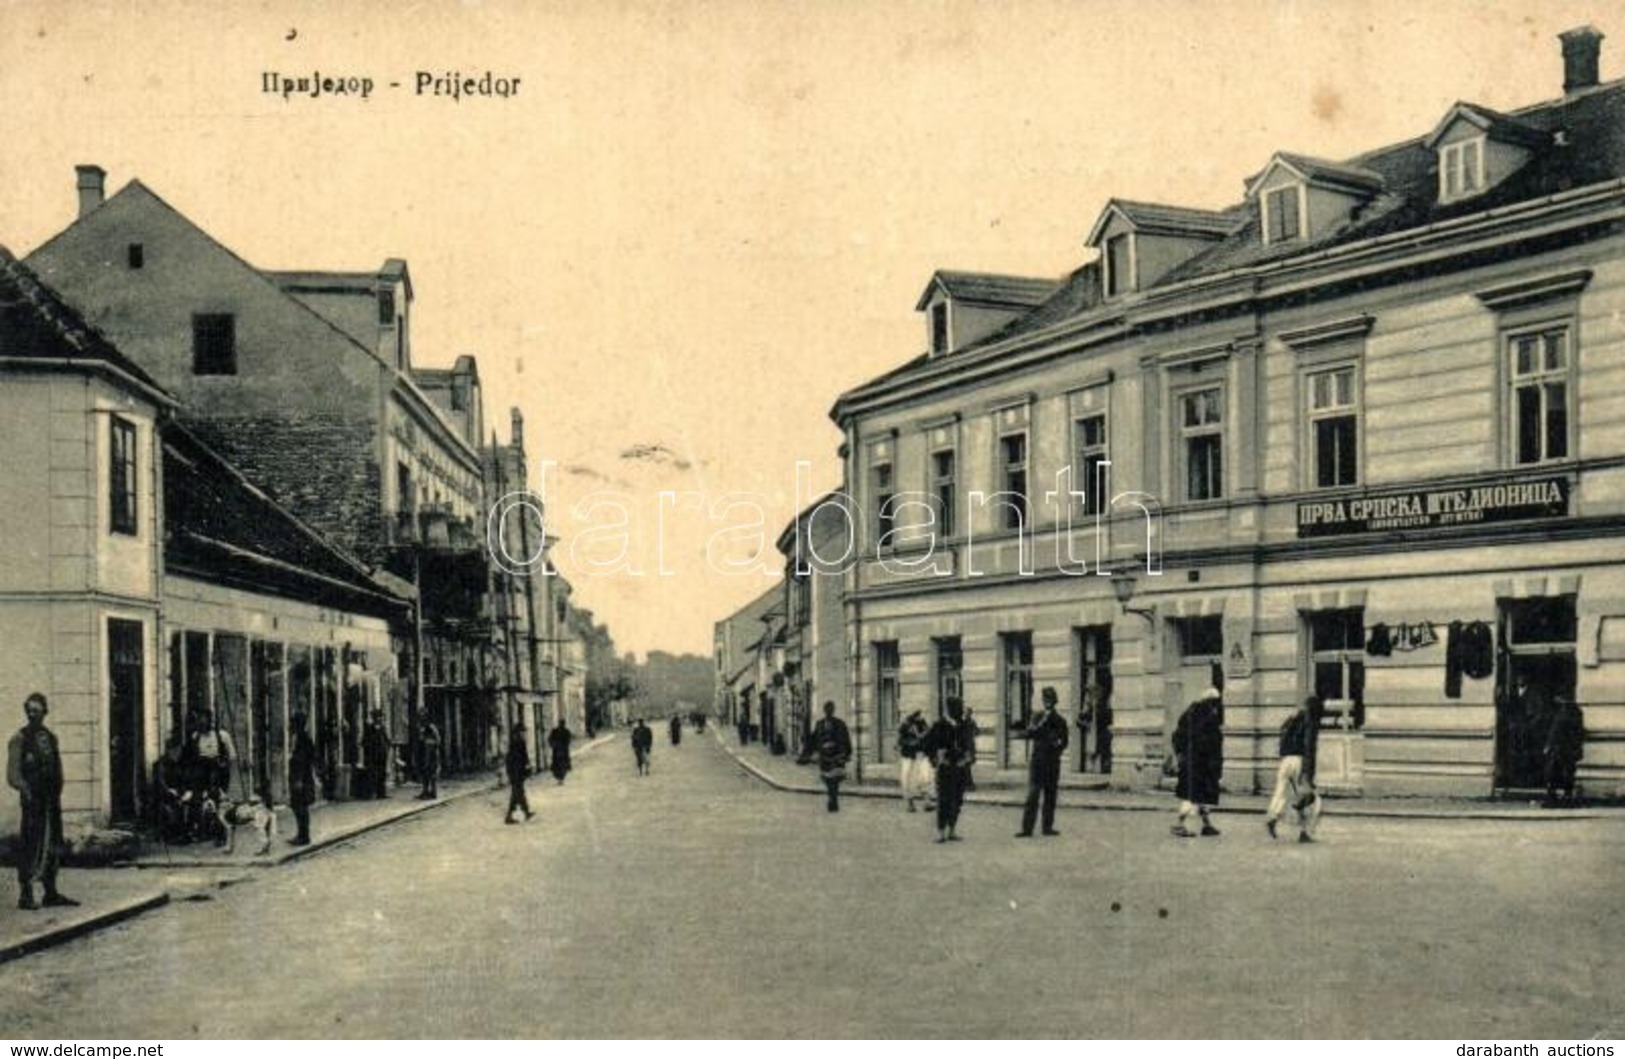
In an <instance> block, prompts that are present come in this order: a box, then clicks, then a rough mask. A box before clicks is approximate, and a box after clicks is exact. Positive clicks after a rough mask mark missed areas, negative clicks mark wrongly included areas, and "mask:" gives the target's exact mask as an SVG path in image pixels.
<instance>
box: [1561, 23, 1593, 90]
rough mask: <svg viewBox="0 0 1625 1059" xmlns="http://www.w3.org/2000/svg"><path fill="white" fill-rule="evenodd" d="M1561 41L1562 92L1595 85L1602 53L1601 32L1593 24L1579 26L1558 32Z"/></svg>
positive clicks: (1584, 88)
mask: <svg viewBox="0 0 1625 1059" xmlns="http://www.w3.org/2000/svg"><path fill="white" fill-rule="evenodd" d="M1557 39H1558V40H1560V41H1562V42H1563V92H1564V94H1565V95H1572V94H1574V93H1575V92H1583V91H1584V90H1586V89H1588V88H1595V87H1597V82H1598V81H1599V80H1600V78H1599V77H1598V74H1597V67H1598V60H1599V59H1600V57H1601V55H1602V34H1601V33H1599V32H1598V31H1597V29H1596V27H1595V26H1581V27H1579V28H1578V29H1571V30H1569V31H1567V32H1566V33H1559V34H1558V35H1557Z"/></svg>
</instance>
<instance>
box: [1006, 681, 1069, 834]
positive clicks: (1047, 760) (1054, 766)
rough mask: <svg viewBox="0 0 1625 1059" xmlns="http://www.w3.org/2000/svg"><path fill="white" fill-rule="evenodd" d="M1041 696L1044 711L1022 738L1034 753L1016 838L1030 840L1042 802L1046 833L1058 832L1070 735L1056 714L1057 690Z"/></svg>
mask: <svg viewBox="0 0 1625 1059" xmlns="http://www.w3.org/2000/svg"><path fill="white" fill-rule="evenodd" d="M1042 697H1043V700H1044V709H1043V712H1041V713H1040V714H1039V715H1038V716H1037V717H1035V718H1033V720H1032V723H1031V724H1029V725H1028V726H1027V732H1026V734H1025V735H1024V736H1023V737H1022V738H1025V739H1027V740H1028V741H1029V744H1030V746H1031V748H1032V749H1031V753H1030V755H1029V757H1028V759H1027V804H1026V806H1025V807H1024V808H1023V809H1022V810H1021V830H1020V831H1017V832H1016V837H1017V838H1031V837H1032V836H1033V823H1034V822H1035V821H1036V820H1037V819H1038V803H1039V799H1040V798H1042V799H1043V803H1044V834H1046V835H1058V834H1060V832H1059V831H1057V830H1055V799H1056V796H1057V795H1058V794H1059V788H1060V785H1061V757H1062V755H1063V754H1065V753H1066V747H1067V741H1068V738H1069V737H1068V735H1067V730H1066V721H1065V720H1063V719H1062V718H1061V715H1060V714H1059V713H1057V712H1056V711H1055V705H1056V703H1057V702H1058V701H1059V696H1057V695H1056V694H1055V689H1054V688H1045V689H1044V691H1043V693H1042Z"/></svg>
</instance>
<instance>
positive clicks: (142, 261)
mask: <svg viewBox="0 0 1625 1059" xmlns="http://www.w3.org/2000/svg"><path fill="white" fill-rule="evenodd" d="M124 259H125V261H126V262H128V263H129V266H130V267H131V268H132V269H136V268H143V267H145V266H146V263H147V248H146V247H144V246H142V245H141V244H140V243H131V244H130V245H129V246H126V247H125V248H124Z"/></svg>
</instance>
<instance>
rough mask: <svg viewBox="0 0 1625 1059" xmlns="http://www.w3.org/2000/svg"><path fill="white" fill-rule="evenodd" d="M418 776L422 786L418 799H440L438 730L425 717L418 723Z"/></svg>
mask: <svg viewBox="0 0 1625 1059" xmlns="http://www.w3.org/2000/svg"><path fill="white" fill-rule="evenodd" d="M418 776H419V777H420V778H421V779H422V781H423V784H422V787H421V789H420V790H419V791H418V797H419V798H421V799H423V800H425V801H430V800H433V799H435V798H438V797H440V729H439V728H437V727H435V723H434V722H433V721H431V720H429V718H428V717H427V716H425V717H423V718H422V719H421V720H420V721H419V722H418Z"/></svg>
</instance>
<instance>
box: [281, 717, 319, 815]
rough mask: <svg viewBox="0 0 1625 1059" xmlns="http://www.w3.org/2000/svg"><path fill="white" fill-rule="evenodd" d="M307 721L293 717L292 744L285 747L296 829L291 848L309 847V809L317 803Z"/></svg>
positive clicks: (313, 753) (303, 718)
mask: <svg viewBox="0 0 1625 1059" xmlns="http://www.w3.org/2000/svg"><path fill="white" fill-rule="evenodd" d="M309 728H310V718H309V717H307V716H306V715H305V714H303V713H296V714H294V715H293V735H292V742H293V745H292V746H290V747H289V748H288V808H290V809H292V810H293V820H294V824H295V826H296V828H297V830H296V831H295V833H294V836H293V838H291V839H289V840H288V844H289V845H291V846H308V845H310V807H311V806H312V805H313V804H315V802H316V744H315V743H314V742H312V741H311V738H310V731H309Z"/></svg>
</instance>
